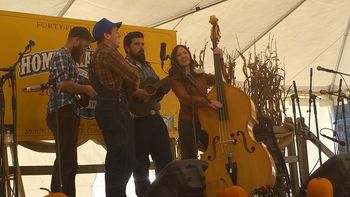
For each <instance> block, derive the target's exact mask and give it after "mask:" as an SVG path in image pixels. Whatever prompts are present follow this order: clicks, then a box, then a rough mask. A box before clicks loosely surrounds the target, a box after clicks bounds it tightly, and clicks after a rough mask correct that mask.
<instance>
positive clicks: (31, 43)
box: [26, 40, 35, 50]
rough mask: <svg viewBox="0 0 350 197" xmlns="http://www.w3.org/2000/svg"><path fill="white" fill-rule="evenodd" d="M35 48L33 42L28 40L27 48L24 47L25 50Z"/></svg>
mask: <svg viewBox="0 0 350 197" xmlns="http://www.w3.org/2000/svg"><path fill="white" fill-rule="evenodd" d="M33 46H35V41H34V40H29V42H28V44H27V46H26V50H28V49H30V48H31V47H33Z"/></svg>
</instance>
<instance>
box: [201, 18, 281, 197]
mask: <svg viewBox="0 0 350 197" xmlns="http://www.w3.org/2000/svg"><path fill="white" fill-rule="evenodd" d="M217 21H218V19H217V18H216V17H215V16H211V17H210V23H211V24H212V29H211V36H210V37H211V40H212V43H213V48H216V47H217V45H218V42H219V39H220V32H219V26H218V24H217ZM220 58H221V57H220V55H216V54H214V64H215V82H216V84H215V87H214V88H213V89H212V90H211V91H210V92H209V94H208V98H209V99H213V100H218V101H220V102H221V103H222V105H223V107H222V108H220V109H218V110H216V111H215V110H213V109H211V108H200V109H199V111H198V113H199V119H200V122H201V125H202V128H203V129H204V130H205V131H206V132H207V134H208V137H209V143H208V148H207V150H206V151H205V152H204V153H203V154H202V155H201V159H202V160H205V161H207V162H208V168H207V170H206V171H205V178H206V196H207V197H217V195H218V193H219V192H220V191H221V190H223V189H224V188H225V187H230V186H232V185H239V186H241V187H242V188H243V189H244V190H245V191H246V192H247V193H251V192H252V191H253V190H254V189H255V188H258V187H261V186H266V185H270V186H273V185H274V183H275V179H276V169H275V164H274V161H273V159H272V157H271V155H270V154H269V152H268V150H267V149H266V147H265V145H264V144H262V143H259V142H257V141H256V140H255V139H254V136H253V133H252V128H253V126H254V124H256V113H255V106H254V103H253V102H252V101H251V99H250V98H249V97H248V95H247V94H245V93H244V92H243V91H242V90H240V89H238V88H235V87H233V86H231V85H229V84H226V83H224V82H223V80H222V72H221V65H220V62H221V61H220Z"/></svg>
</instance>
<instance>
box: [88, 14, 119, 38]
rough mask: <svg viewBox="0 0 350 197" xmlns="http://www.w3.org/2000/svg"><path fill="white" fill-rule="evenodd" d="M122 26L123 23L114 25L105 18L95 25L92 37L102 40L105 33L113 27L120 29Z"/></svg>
mask: <svg viewBox="0 0 350 197" xmlns="http://www.w3.org/2000/svg"><path fill="white" fill-rule="evenodd" d="M121 25H122V22H117V23H112V22H111V21H109V20H108V19H106V18H103V19H101V20H100V21H98V22H97V23H96V24H95V26H94V29H93V30H92V35H93V36H94V38H95V40H102V38H103V34H104V33H106V32H107V31H109V30H110V29H112V28H113V27H118V28H119V27H120V26H121Z"/></svg>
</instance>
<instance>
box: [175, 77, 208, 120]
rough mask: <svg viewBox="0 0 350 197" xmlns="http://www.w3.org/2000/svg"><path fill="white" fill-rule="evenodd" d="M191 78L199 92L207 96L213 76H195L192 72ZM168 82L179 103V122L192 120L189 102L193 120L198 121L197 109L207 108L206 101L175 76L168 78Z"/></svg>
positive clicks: (196, 91)
mask: <svg viewBox="0 0 350 197" xmlns="http://www.w3.org/2000/svg"><path fill="white" fill-rule="evenodd" d="M191 77H192V79H193V81H194V82H195V83H196V85H197V87H198V88H199V89H200V91H202V92H203V93H205V94H207V89H208V87H209V86H213V85H214V84H215V76H214V75H212V74H206V73H201V74H196V73H193V72H192V73H191ZM170 82H171V89H172V90H173V92H174V93H175V95H176V96H177V98H178V99H179V102H180V113H179V120H192V108H191V100H192V102H193V104H194V118H195V120H199V119H198V108H199V107H207V106H208V102H207V100H206V99H205V98H203V97H202V96H201V94H200V93H199V91H198V90H196V89H194V88H191V86H190V85H189V83H188V82H186V81H185V80H183V79H181V78H179V77H177V76H170ZM191 95H192V99H191Z"/></svg>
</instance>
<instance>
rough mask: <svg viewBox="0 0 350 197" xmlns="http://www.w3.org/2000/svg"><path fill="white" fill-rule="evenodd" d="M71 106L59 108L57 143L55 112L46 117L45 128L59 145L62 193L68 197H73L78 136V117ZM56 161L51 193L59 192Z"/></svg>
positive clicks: (56, 161)
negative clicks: (51, 133)
mask: <svg viewBox="0 0 350 197" xmlns="http://www.w3.org/2000/svg"><path fill="white" fill-rule="evenodd" d="M73 109H74V107H73V105H65V106H63V107H61V108H59V109H58V110H57V111H58V125H59V132H58V133H59V138H60V140H59V142H58V141H57V135H56V133H57V132H56V127H55V126H56V121H55V112H54V111H52V112H49V113H48V114H47V117H46V123H47V126H48V127H49V128H50V130H51V131H54V132H53V133H54V137H55V141H56V143H59V144H60V153H61V173H62V174H61V175H62V190H63V191H62V192H63V193H65V194H66V195H68V196H69V197H75V176H76V173H77V168H78V162H77V143H78V134H79V117H78V115H77V114H76V113H75V112H74V110H73ZM58 172H59V168H58V160H57V157H56V160H55V163H54V171H53V174H52V178H51V191H52V192H60V191H61V186H60V177H59V173H58Z"/></svg>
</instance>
